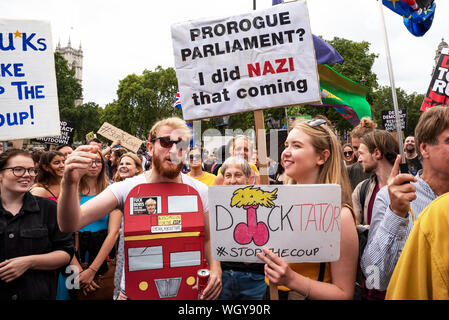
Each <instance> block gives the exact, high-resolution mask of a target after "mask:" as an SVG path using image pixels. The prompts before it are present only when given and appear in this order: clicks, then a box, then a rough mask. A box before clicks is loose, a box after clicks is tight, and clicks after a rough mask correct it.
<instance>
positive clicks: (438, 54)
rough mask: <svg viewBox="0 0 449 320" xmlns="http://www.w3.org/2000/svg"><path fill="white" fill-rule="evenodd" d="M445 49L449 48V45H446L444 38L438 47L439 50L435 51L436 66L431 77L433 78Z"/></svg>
mask: <svg viewBox="0 0 449 320" xmlns="http://www.w3.org/2000/svg"><path fill="white" fill-rule="evenodd" d="M444 48H449V45H448V44H447V43H446V41H444V38H443V39H441V42H440V44H439V45H438V49H437V50H436V51H435V58H434V60H435V64H434V65H433V69H432V73H431V74H430V76H433V73H434V72H435V67H436V65H437V63H438V59H439V58H440V54H441V51H442V50H443V49H444Z"/></svg>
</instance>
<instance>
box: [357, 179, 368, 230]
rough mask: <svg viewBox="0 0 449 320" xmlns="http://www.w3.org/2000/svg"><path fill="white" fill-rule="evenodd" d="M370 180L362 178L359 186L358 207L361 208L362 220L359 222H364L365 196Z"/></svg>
mask: <svg viewBox="0 0 449 320" xmlns="http://www.w3.org/2000/svg"><path fill="white" fill-rule="evenodd" d="M370 181H371V179H370V178H368V179H365V180H363V183H362V186H361V188H360V207H361V209H362V221H361V222H360V224H364V220H365V198H366V194H367V192H368V187H369V183H370Z"/></svg>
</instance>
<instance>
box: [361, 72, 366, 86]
mask: <svg viewBox="0 0 449 320" xmlns="http://www.w3.org/2000/svg"><path fill="white" fill-rule="evenodd" d="M360 83H361V84H362V85H363V86H364V85H366V79H365V75H364V74H363V75H362V79H360Z"/></svg>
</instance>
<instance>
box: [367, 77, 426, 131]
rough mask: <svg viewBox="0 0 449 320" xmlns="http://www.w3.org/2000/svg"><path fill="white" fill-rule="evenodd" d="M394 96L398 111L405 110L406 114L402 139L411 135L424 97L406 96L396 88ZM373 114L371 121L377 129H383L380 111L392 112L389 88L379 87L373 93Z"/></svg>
mask: <svg viewBox="0 0 449 320" xmlns="http://www.w3.org/2000/svg"><path fill="white" fill-rule="evenodd" d="M396 96H397V100H398V109H405V110H406V112H407V118H406V128H405V131H404V138H405V136H408V135H413V132H414V130H415V127H416V125H417V123H418V120H419V117H420V115H421V111H420V108H421V104H422V102H423V100H424V95H422V94H417V93H415V92H414V93H412V94H410V95H409V94H407V93H406V92H405V91H404V90H402V89H400V88H396ZM374 99H375V100H374V104H373V106H374V110H375V111H374V114H373V119H374V121H375V122H376V124H377V128H379V129H383V125H382V111H384V110H394V104H393V95H392V92H391V87H389V86H385V87H381V88H380V89H379V90H377V91H376V92H374Z"/></svg>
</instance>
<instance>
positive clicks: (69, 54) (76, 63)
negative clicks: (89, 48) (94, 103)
mask: <svg viewBox="0 0 449 320" xmlns="http://www.w3.org/2000/svg"><path fill="white" fill-rule="evenodd" d="M55 51H56V52H59V53H60V54H61V55H62V56H63V57H64V58H65V59H66V60H67V62H68V65H69V68H73V69H74V70H75V78H76V79H77V80H78V81H79V83H80V85H81V87H83V49H82V48H81V43H80V46H79V48H78V49H75V48H72V45H71V42H70V38H69V42H68V43H67V46H66V47H61V43H60V42H58V45H57V46H56V50H55ZM82 103H83V98H82V97H81V99H78V100H76V101H75V105H76V106H79V105H80V104H82Z"/></svg>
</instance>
